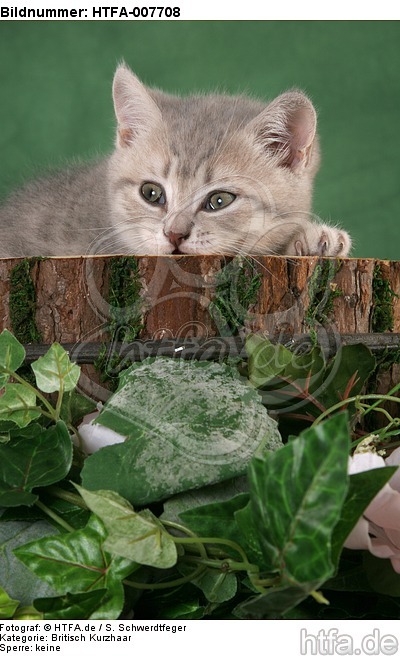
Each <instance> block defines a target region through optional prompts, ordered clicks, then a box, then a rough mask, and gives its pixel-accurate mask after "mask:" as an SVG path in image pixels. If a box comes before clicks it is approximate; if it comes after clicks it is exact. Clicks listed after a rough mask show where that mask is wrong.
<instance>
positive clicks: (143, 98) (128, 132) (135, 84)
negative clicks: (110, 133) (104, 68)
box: [113, 65, 161, 146]
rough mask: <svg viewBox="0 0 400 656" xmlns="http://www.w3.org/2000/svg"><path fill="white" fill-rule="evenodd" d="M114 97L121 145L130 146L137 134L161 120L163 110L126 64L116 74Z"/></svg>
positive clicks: (150, 128) (118, 138) (148, 130)
mask: <svg viewBox="0 0 400 656" xmlns="http://www.w3.org/2000/svg"><path fill="white" fill-rule="evenodd" d="M113 99H114V109H115V115H116V117H117V121H118V137H117V142H118V145H119V146H129V145H130V144H131V143H132V142H133V141H134V139H135V137H136V136H138V135H139V134H142V133H145V132H150V131H152V130H153V128H154V126H155V125H158V123H159V122H160V121H161V112H160V110H159V108H158V107H157V105H156V103H155V102H154V100H153V99H152V98H151V96H150V94H149V92H148V91H147V89H146V87H145V86H144V85H143V84H142V83H141V82H140V80H139V79H138V78H137V77H136V75H134V74H133V73H132V71H131V70H130V69H129V68H128V67H127V66H125V65H121V66H119V67H118V68H117V70H116V73H115V75H114V82H113Z"/></svg>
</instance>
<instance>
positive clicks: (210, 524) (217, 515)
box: [179, 494, 249, 558]
mask: <svg viewBox="0 0 400 656" xmlns="http://www.w3.org/2000/svg"><path fill="white" fill-rule="evenodd" d="M248 502H249V495H248V494H238V495H237V496H235V497H233V498H232V499H229V500H228V501H223V502H220V503H210V504H207V505H205V506H199V507H197V508H191V509H190V510H186V511H184V512H181V513H180V515H179V517H180V519H181V520H182V521H183V523H184V524H185V525H186V526H188V527H189V528H190V529H192V531H194V532H195V533H197V534H198V535H206V536H211V535H212V536H213V537H216V538H224V539H225V540H232V541H233V542H238V543H239V545H242V544H243V539H242V535H241V533H240V530H239V528H238V525H237V524H236V522H235V513H236V511H238V510H240V509H242V508H244V507H245V506H246V504H247V503H248ZM220 548H221V549H223V550H224V551H227V552H228V553H229V554H230V555H232V556H234V557H236V558H237V557H238V552H237V551H236V550H235V549H233V548H231V547H229V546H225V545H220Z"/></svg>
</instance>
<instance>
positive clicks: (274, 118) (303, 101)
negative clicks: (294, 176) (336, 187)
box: [251, 91, 317, 173]
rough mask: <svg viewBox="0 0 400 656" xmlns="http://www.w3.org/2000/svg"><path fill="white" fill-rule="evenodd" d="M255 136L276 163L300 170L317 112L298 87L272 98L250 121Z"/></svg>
mask: <svg viewBox="0 0 400 656" xmlns="http://www.w3.org/2000/svg"><path fill="white" fill-rule="evenodd" d="M251 125H252V127H253V129H255V132H256V139H257V141H258V142H259V143H261V145H262V146H263V147H264V149H265V150H266V151H267V153H269V154H270V155H272V156H273V157H274V158H275V159H276V160H277V163H278V165H279V166H283V167H286V168H290V169H291V170H292V171H294V172H296V173H301V171H303V170H304V168H305V167H306V166H307V164H308V162H309V161H310V156H311V151H312V146H313V143H314V139H315V134H316V130H317V114H316V112H315V109H314V107H313V104H312V102H311V101H310V100H309V99H308V98H307V96H305V95H304V94H303V93H302V92H301V91H288V92H287V93H283V94H282V95H281V96H278V97H277V98H276V99H275V100H273V101H272V102H271V103H270V104H269V105H268V106H267V107H266V108H265V109H264V110H263V111H262V112H261V114H259V115H258V116H256V118H255V119H254V120H253V121H252V123H251Z"/></svg>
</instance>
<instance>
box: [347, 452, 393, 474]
mask: <svg viewBox="0 0 400 656" xmlns="http://www.w3.org/2000/svg"><path fill="white" fill-rule="evenodd" d="M384 466H385V461H384V459H383V458H381V456H378V455H377V454H376V453H371V452H368V453H355V454H354V456H353V457H352V458H350V463H349V470H348V471H349V474H358V473H359V472H363V471H368V470H369V469H379V468H380V467H384Z"/></svg>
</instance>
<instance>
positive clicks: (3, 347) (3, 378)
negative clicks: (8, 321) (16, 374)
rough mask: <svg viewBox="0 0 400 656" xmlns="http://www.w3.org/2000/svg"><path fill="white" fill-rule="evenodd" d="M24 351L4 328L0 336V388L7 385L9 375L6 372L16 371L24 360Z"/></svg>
mask: <svg viewBox="0 0 400 656" xmlns="http://www.w3.org/2000/svg"><path fill="white" fill-rule="evenodd" d="M25 355H26V353H25V349H24V347H23V346H22V344H20V343H19V341H18V340H17V339H16V338H15V337H14V335H12V333H10V331H9V330H7V329H6V328H5V329H4V330H3V332H2V333H1V334H0V388H1V387H4V385H5V384H6V383H7V381H8V379H9V377H10V374H9V373H5V372H4V369H8V371H17V369H18V368H19V367H20V366H21V365H22V364H23V362H24V360H25Z"/></svg>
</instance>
